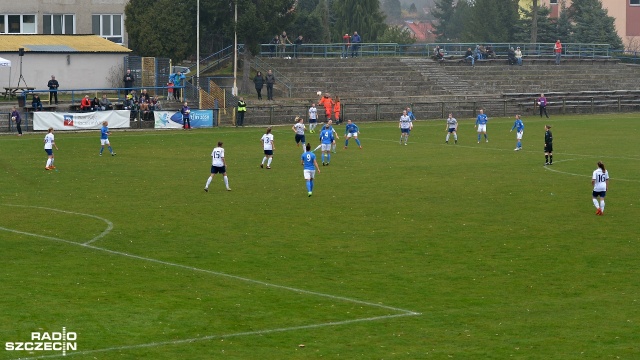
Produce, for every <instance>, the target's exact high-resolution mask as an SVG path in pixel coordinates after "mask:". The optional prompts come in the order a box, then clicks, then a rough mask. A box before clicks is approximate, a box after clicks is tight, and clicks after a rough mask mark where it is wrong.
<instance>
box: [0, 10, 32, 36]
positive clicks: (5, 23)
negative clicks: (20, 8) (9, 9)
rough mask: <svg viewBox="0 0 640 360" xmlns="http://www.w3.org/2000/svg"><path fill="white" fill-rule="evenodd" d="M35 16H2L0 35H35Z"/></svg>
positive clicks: (0, 17)
mask: <svg viewBox="0 0 640 360" xmlns="http://www.w3.org/2000/svg"><path fill="white" fill-rule="evenodd" d="M35 33H36V16H35V15H4V14H0V34H35Z"/></svg>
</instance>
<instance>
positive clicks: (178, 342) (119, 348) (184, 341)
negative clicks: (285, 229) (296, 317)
mask: <svg viewBox="0 0 640 360" xmlns="http://www.w3.org/2000/svg"><path fill="white" fill-rule="evenodd" d="M416 315H419V314H418V313H412V314H396V315H385V316H376V317H370V318H364V319H354V320H344V321H332V322H327V323H321V324H311V325H301V326H292V327H286V328H277V329H266V330H256V331H246V332H239V333H231V334H223V335H207V336H202V337H197V338H190V339H180V340H173V341H160V342H152V343H146V344H137V345H125V346H116V347H110V348H104V349H95V350H86V351H77V352H67V355H66V356H74V355H87V354H95V353H102V352H110V351H122V350H134V349H144V348H152V347H160V346H168V345H181V344H190V343H194V342H199V341H207V340H215V339H227V338H232V337H239V336H253V335H266V334H273V333H278V332H286V331H296V330H306V329H317V328H321V327H327V326H339V325H348V324H353V323H358V322H365V321H378V320H386V319H392V318H398V317H403V316H416ZM58 357H63V355H61V354H55V355H53V354H52V355H45V356H37V357H27V358H17V359H13V360H34V359H44V358H58Z"/></svg>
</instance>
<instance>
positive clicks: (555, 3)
mask: <svg viewBox="0 0 640 360" xmlns="http://www.w3.org/2000/svg"><path fill="white" fill-rule="evenodd" d="M549 4H551V5H558V0H549Z"/></svg>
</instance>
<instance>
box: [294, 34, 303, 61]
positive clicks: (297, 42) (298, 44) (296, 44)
mask: <svg viewBox="0 0 640 360" xmlns="http://www.w3.org/2000/svg"><path fill="white" fill-rule="evenodd" d="M302 42H303V37H302V35H298V37H297V38H296V39H295V40H294V41H293V57H294V58H296V59H297V58H298V50H300V48H301V46H302Z"/></svg>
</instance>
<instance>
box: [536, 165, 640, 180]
mask: <svg viewBox="0 0 640 360" xmlns="http://www.w3.org/2000/svg"><path fill="white" fill-rule="evenodd" d="M565 161H569V160H565ZM556 162H559V161H554V162H553V163H554V164H555V163H556ZM552 166H553V165H551V166H545V167H544V169H545V170H548V171H553V172H555V173H560V174H564V175H571V176H580V177H588V178H590V177H591V175H585V174H574V173H570V172H566V171H560V170H556V169H552V168H551V167H552ZM609 180H615V181H628V182H640V180H633V179H620V178H613V177H611V178H609Z"/></svg>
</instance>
